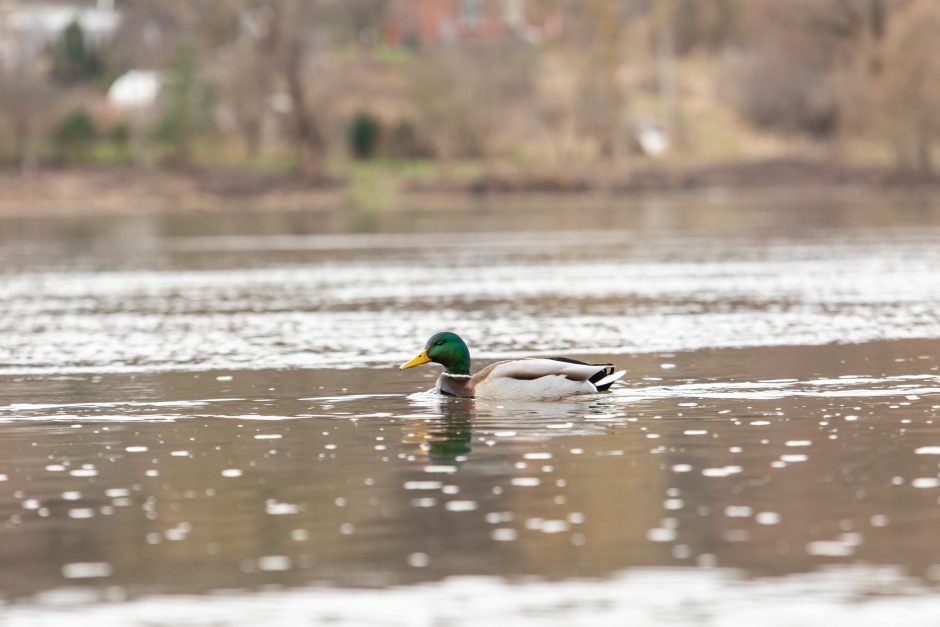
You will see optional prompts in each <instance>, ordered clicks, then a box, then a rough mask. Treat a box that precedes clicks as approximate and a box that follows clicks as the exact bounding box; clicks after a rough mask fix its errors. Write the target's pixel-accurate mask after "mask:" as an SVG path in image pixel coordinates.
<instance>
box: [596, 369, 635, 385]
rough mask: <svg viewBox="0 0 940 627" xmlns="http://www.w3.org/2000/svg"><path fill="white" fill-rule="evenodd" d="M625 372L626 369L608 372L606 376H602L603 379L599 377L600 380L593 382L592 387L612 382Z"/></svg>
mask: <svg viewBox="0 0 940 627" xmlns="http://www.w3.org/2000/svg"><path fill="white" fill-rule="evenodd" d="M625 374H627V371H626V370H618V371H617V372H615V373H613V374H609V375H607V376H606V377H604V378H603V379H601V380H600V381H598V382H597V383H595V384H594V387H596V388H600V387H604V386H605V385H607V384H608V383H613V382H614V381H616V380H617V379H619V378H620V377H622V376H623V375H625Z"/></svg>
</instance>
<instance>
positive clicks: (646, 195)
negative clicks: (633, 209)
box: [0, 160, 940, 218]
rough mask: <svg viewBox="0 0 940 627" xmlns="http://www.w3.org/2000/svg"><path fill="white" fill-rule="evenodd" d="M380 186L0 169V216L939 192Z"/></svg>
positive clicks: (834, 169) (720, 181) (807, 174)
mask: <svg viewBox="0 0 940 627" xmlns="http://www.w3.org/2000/svg"><path fill="white" fill-rule="evenodd" d="M387 182H388V183H389V185H387V188H388V189H386V190H384V191H383V192H382V193H379V194H371V195H363V194H359V193H357V191H356V190H355V189H353V185H351V184H348V183H344V182H342V181H334V182H331V183H328V184H323V185H311V184H309V183H305V182H304V181H303V180H301V179H300V178H299V177H295V176H290V175H277V176H275V175H259V174H254V173H245V172H238V171H231V170H221V169H220V170H209V169H199V168H193V169H188V170H163V169H153V170H151V169H138V168H134V169H131V168H128V169H113V168H112V169H108V168H98V169H63V170H55V169H50V170H42V171H38V172H35V173H31V174H28V175H22V174H20V173H18V172H15V171H10V170H0V218H30V217H57V216H58V217H69V216H71V217H79V216H94V215H136V214H141V215H148V214H176V213H198V212H212V213H217V212H224V211H239V212H258V213H265V212H281V211H287V212H290V211H303V212H331V211H340V210H343V209H346V208H350V207H352V208H355V209H360V210H368V211H395V210H401V209H408V210H440V211H446V210H448V209H463V208H472V207H475V206H493V205H508V206H512V207H513V208H516V209H520V210H530V209H534V208H537V207H538V206H543V205H544V204H545V203H554V204H558V203H564V204H568V205H573V206H584V207H602V206H609V205H610V204H611V203H620V202H625V201H630V202H640V203H642V202H644V201H649V200H653V199H655V200H657V201H663V200H666V201H676V202H681V201H686V200H689V199H694V200H696V201H698V202H721V201H723V200H727V199H730V198H734V199H735V200H746V201H749V202H761V201H769V200H785V199H787V198H799V197H805V195H806V194H807V193H810V192H811V193H812V194H814V195H815V196H820V195H821V196H823V197H827V198H845V199H847V200H852V199H865V198H868V197H870V196H871V195H877V196H880V197H886V198H896V197H897V198H903V197H923V196H924V195H925V194H933V193H936V192H938V191H940V176H928V175H919V174H912V173H904V172H897V171H892V170H880V169H872V168H857V167H849V166H844V165H838V164H825V163H824V164H820V163H816V162H812V161H796V160H786V161H781V160H776V161H766V162H743V163H731V164H726V165H718V166H707V167H702V168H697V169H687V170H685V171H682V172H675V171H671V170H667V169H665V168H661V167H660V168H646V169H638V170H635V171H632V172H631V173H630V175H629V176H626V177H623V178H622V179H619V180H614V181H610V180H605V179H604V178H603V177H601V176H599V175H597V173H594V174H593V175H592V174H589V175H580V176H578V175H571V176H564V177H562V176H557V175H553V174H551V173H544V172H543V173H536V174H529V175H512V176H509V175H493V174H489V175H484V176H482V177H478V178H476V179H471V180H467V181H460V182H453V181H443V180H441V181H438V180H433V181H409V180H407V179H404V178H402V177H397V178H396V177H394V176H390V177H389V181H387Z"/></svg>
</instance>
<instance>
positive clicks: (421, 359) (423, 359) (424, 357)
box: [398, 351, 431, 370]
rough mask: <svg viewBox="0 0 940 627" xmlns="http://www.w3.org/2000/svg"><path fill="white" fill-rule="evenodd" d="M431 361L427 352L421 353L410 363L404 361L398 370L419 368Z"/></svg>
mask: <svg viewBox="0 0 940 627" xmlns="http://www.w3.org/2000/svg"><path fill="white" fill-rule="evenodd" d="M429 361H431V358H430V357H428V352H427V351H421V352H420V353H418V355H417V356H416V357H415V358H414V359H412V360H411V361H406V362H405V363H403V364H402V365H401V366H399V367H398V369H399V370H404V369H405V368H414V367H415V366H420V365H421V364H426V363H428V362H429Z"/></svg>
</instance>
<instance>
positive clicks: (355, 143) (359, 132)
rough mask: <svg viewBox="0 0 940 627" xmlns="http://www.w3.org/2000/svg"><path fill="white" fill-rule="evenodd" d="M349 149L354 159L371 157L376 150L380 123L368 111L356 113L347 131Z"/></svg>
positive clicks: (379, 137)
mask: <svg viewBox="0 0 940 627" xmlns="http://www.w3.org/2000/svg"><path fill="white" fill-rule="evenodd" d="M347 136H348V140H349V149H350V151H351V152H352V154H353V156H354V157H355V158H356V159H371V158H372V157H374V156H375V153H376V152H377V151H378V147H379V141H380V140H381V137H382V123H381V122H379V120H378V118H376V117H375V116H374V115H372V114H371V113H368V112H364V111H363V112H360V113H357V114H356V116H355V117H354V118H353V119H352V121H351V122H350V123H349V128H348V131H347Z"/></svg>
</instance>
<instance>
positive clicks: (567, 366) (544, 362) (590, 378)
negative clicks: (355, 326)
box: [400, 331, 626, 401]
mask: <svg viewBox="0 0 940 627" xmlns="http://www.w3.org/2000/svg"><path fill="white" fill-rule="evenodd" d="M428 362H434V363H437V364H440V365H442V366H444V372H443V373H442V374H441V376H440V378H439V379H438V380H437V389H438V390H439V391H440V392H441V393H442V394H447V395H449V396H461V397H465V398H484V399H493V400H519V401H553V400H559V399H562V398H565V397H567V396H574V395H577V394H596V393H597V392H604V391H606V390H607V389H609V388H610V386H611V385H613V383H614V381H616V380H617V379H619V378H620V377H622V376H623V375H624V374H625V373H626V370H618V371H616V372H615V371H614V365H613V364H586V363H584V362H582V361H575V360H574V359H565V358H564V357H529V358H526V359H513V360H510V361H498V362H496V363H495V364H490V365H489V366H487V367H486V368H484V369H483V370H481V371H480V372H478V373H476V374H475V375H471V374H470V351H469V350H468V349H467V344H466V343H465V342H464V341H463V340H462V339H461V338H460V336H459V335H457V334H456V333H451V332H449V331H443V332H441V333H437V334H435V335H433V336H432V337H431V339H429V340H428V341H427V343H426V344H425V345H424V350H423V351H421V352H420V353H418V355H417V356H416V357H415V358H414V359H412V360H411V361H407V362H405V363H403V364H402V365H401V366H400V369H401V370H404V369H405V368H414V367H415V366H420V365H421V364H426V363H428Z"/></svg>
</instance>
